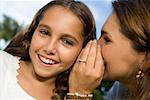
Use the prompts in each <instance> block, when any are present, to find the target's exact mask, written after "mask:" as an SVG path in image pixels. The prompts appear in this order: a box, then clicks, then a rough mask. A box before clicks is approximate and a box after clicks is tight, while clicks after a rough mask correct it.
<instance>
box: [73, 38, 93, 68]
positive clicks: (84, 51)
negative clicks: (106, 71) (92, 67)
mask: <svg viewBox="0 0 150 100" xmlns="http://www.w3.org/2000/svg"><path fill="white" fill-rule="evenodd" d="M91 43H92V41H90V42H89V43H88V44H87V45H86V46H85V48H84V49H82V51H81V53H80V55H79V56H78V58H77V60H76V63H75V65H74V67H75V70H77V69H78V70H79V68H80V70H81V68H82V66H85V63H83V62H80V60H84V61H86V59H87V56H88V53H89V50H90V47H91ZM79 65H80V66H79ZM78 67H79V68H78Z"/></svg>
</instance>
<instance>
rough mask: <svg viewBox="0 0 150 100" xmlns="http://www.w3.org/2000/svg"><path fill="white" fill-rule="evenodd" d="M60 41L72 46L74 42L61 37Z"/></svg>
mask: <svg viewBox="0 0 150 100" xmlns="http://www.w3.org/2000/svg"><path fill="white" fill-rule="evenodd" d="M62 42H63V43H64V44H65V45H69V46H73V45H74V43H73V41H72V40H69V39H63V40H62Z"/></svg>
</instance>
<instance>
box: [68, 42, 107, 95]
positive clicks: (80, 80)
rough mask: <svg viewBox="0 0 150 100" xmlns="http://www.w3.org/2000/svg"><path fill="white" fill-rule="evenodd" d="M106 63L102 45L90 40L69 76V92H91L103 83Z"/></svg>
mask: <svg viewBox="0 0 150 100" xmlns="http://www.w3.org/2000/svg"><path fill="white" fill-rule="evenodd" d="M104 69H105V68H104V63H103V59H102V56H101V48H100V45H97V43H96V40H94V41H90V42H89V43H88V44H87V46H86V47H85V48H84V49H83V50H82V52H81V53H80V55H79V57H78V59H77V61H76V63H75V65H74V67H73V69H72V71H71V73H70V77H69V92H78V93H82V94H88V93H91V92H92V91H93V90H94V89H95V88H96V87H98V85H99V84H100V83H101V80H102V79H103V74H104Z"/></svg>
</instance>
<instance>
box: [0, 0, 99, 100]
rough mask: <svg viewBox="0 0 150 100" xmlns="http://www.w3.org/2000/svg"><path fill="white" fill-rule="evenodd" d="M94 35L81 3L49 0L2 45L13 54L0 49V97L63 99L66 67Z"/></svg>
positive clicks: (91, 43)
mask: <svg viewBox="0 0 150 100" xmlns="http://www.w3.org/2000/svg"><path fill="white" fill-rule="evenodd" d="M95 36H96V35H95V21H94V18H93V15H92V13H91V11H90V10H89V9H88V7H87V6H86V5H85V4H83V3H82V2H79V1H74V0H55V1H51V2H50V3H48V4H47V5H45V6H44V7H42V8H41V9H40V10H39V11H38V12H37V13H36V15H35V17H34V19H33V21H32V23H31V25H30V26H29V28H28V30H27V31H26V33H25V35H19V38H14V40H12V42H11V43H10V44H9V46H8V47H7V48H6V49H5V51H7V52H9V53H11V54H12V55H15V56H12V55H10V54H8V53H6V52H4V51H1V52H0V59H1V61H0V64H1V65H0V71H1V72H0V79H1V82H0V88H1V91H0V98H1V99H12V98H13V99H21V100H23V99H25V100H27V99H38V100H43V98H44V100H50V98H51V99H64V96H65V94H66V93H67V92H69V87H68V75H69V71H70V70H71V68H72V65H73V63H74V62H75V60H76V58H77V56H78V54H79V53H80V51H81V49H82V48H83V47H84V46H85V45H86V44H87V43H88V42H89V41H90V40H93V39H95ZM89 45H93V42H90V43H89ZM16 56H18V57H16Z"/></svg>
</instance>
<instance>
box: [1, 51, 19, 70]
mask: <svg viewBox="0 0 150 100" xmlns="http://www.w3.org/2000/svg"><path fill="white" fill-rule="evenodd" d="M18 62H19V58H18V57H15V56H13V55H11V54H9V53H7V52H5V51H2V50H0V69H1V70H6V69H7V68H13V66H16V64H17V63H18Z"/></svg>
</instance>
